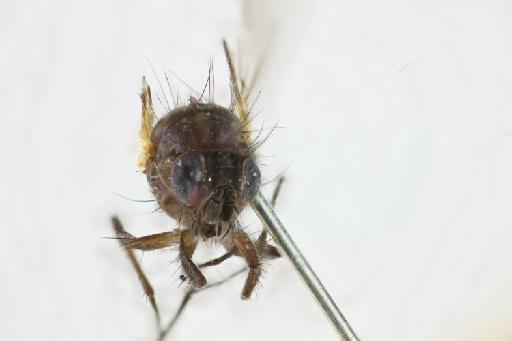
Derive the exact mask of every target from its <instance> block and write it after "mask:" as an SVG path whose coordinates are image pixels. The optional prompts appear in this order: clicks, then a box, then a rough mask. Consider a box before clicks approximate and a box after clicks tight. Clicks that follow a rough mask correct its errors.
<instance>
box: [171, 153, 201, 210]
mask: <svg viewBox="0 0 512 341" xmlns="http://www.w3.org/2000/svg"><path fill="white" fill-rule="evenodd" d="M204 178H205V159H204V157H203V156H202V155H200V154H196V153H189V154H185V155H182V156H180V157H179V158H178V159H176V161H174V165H173V166H172V170H171V184H172V187H173V189H174V191H175V193H176V196H177V198H178V199H179V200H180V201H181V202H182V203H184V204H186V205H190V206H191V205H194V203H195V201H196V200H197V198H198V195H199V189H200V187H201V182H202V181H203V180H204Z"/></svg>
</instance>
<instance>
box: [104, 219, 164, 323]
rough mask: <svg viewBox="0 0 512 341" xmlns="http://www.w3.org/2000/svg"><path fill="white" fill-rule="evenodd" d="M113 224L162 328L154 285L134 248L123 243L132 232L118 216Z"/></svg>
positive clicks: (113, 220)
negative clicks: (136, 255) (138, 259)
mask: <svg viewBox="0 0 512 341" xmlns="http://www.w3.org/2000/svg"><path fill="white" fill-rule="evenodd" d="M112 225H113V227H114V231H115V233H116V236H117V237H118V238H119V240H120V244H121V246H123V249H124V251H125V252H126V255H127V256H128V259H129V260H130V263H131V264H132V266H133V268H134V269H135V272H136V273H137V277H138V278H139V282H140V284H141V285H142V288H143V289H144V293H145V294H146V295H147V297H148V299H149V302H150V303H151V307H152V308H153V311H154V312H155V317H156V323H157V326H158V329H160V312H159V311H158V306H157V305H156V301H155V293H154V290H153V287H152V286H151V283H149V280H148V279H147V277H146V275H145V274H144V271H143V270H142V268H141V266H140V264H139V262H138V261H137V259H136V258H135V255H134V253H133V250H132V248H130V247H128V246H126V245H124V243H123V240H125V239H124V238H126V235H130V234H129V233H128V232H126V231H125V230H124V228H123V225H122V224H121V221H120V220H119V218H118V217H112ZM130 236H131V235H130ZM132 237H133V236H132Z"/></svg>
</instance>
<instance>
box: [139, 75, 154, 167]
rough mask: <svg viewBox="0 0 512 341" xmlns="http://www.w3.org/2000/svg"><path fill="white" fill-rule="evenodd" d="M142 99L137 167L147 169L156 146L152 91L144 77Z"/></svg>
mask: <svg viewBox="0 0 512 341" xmlns="http://www.w3.org/2000/svg"><path fill="white" fill-rule="evenodd" d="M140 99H141V101H142V120H141V125H140V130H139V139H140V152H139V157H138V159H137V166H138V167H140V168H145V167H146V162H147V160H148V159H149V158H150V157H153V156H154V155H155V153H156V145H155V144H154V143H153V142H152V141H151V133H152V131H153V120H154V112H153V103H152V101H151V89H150V88H149V85H148V83H147V82H146V77H142V91H141V94H140Z"/></svg>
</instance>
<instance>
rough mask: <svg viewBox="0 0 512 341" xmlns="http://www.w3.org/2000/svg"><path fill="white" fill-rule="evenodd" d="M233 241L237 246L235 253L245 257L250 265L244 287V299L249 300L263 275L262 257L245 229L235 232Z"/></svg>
mask: <svg viewBox="0 0 512 341" xmlns="http://www.w3.org/2000/svg"><path fill="white" fill-rule="evenodd" d="M233 241H234V244H235V247H236V248H235V252H236V253H235V254H236V255H237V256H241V257H243V258H244V259H245V262H246V263H247V266H248V267H249V274H248V275H247V279H246V281H245V285H244V288H243V289H242V299H243V300H247V299H249V298H250V297H251V294H252V291H253V290H254V287H255V286H256V284H257V283H258V280H259V278H260V275H261V263H260V257H259V255H258V251H257V250H256V246H255V245H254V243H253V242H252V240H251V239H250V238H249V236H248V235H247V234H246V233H245V232H244V231H242V230H238V231H235V232H233Z"/></svg>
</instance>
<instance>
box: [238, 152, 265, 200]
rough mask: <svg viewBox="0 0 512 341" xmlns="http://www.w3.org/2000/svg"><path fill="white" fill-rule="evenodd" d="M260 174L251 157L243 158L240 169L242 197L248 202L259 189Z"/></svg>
mask: <svg viewBox="0 0 512 341" xmlns="http://www.w3.org/2000/svg"><path fill="white" fill-rule="evenodd" d="M260 183H261V174H260V170H259V169H258V166H256V164H255V163H254V161H253V160H252V159H245V161H244V164H243V170H242V186H241V190H242V198H243V199H244V200H245V201H247V202H250V201H252V199H254V197H255V196H256V193H258V191H259V189H260Z"/></svg>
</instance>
